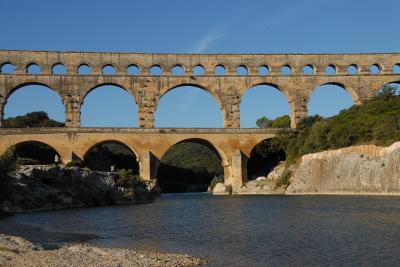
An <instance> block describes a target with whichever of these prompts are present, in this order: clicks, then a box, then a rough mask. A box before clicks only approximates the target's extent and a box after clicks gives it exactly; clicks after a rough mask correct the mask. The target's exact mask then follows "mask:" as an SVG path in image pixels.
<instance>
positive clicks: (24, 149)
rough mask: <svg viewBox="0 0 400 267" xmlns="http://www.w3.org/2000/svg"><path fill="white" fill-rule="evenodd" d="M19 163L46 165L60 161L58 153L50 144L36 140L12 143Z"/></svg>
mask: <svg viewBox="0 0 400 267" xmlns="http://www.w3.org/2000/svg"><path fill="white" fill-rule="evenodd" d="M14 153H15V156H16V158H17V164H19V165H46V164H47V165H48V164H52V163H60V162H61V156H60V154H59V153H58V152H57V151H56V150H55V149H54V148H53V147H51V146H50V145H48V144H46V143H43V142H38V141H25V142H20V143H17V144H15V145H14Z"/></svg>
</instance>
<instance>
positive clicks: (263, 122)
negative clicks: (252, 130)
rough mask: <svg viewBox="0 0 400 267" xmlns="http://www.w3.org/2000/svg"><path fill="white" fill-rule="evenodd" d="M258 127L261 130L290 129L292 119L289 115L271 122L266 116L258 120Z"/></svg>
mask: <svg viewBox="0 0 400 267" xmlns="http://www.w3.org/2000/svg"><path fill="white" fill-rule="evenodd" d="M256 125H257V126H258V127H259V128H289V127H290V117H289V116H288V115H283V116H280V117H277V118H276V119H274V120H270V119H268V118H267V117H265V116H262V117H261V118H259V119H257V121H256Z"/></svg>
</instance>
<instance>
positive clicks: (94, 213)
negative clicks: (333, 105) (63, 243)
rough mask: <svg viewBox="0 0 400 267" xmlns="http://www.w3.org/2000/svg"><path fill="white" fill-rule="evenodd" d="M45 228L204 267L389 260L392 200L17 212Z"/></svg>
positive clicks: (394, 218)
mask: <svg viewBox="0 0 400 267" xmlns="http://www.w3.org/2000/svg"><path fill="white" fill-rule="evenodd" d="M8 220H13V221H16V222H19V223H24V224H29V225H33V226H38V227H43V228H45V229H48V230H54V231H60V230H62V231H65V232H74V233H90V234H95V235H99V236H102V237H103V239H99V240H94V241H93V242H94V243H97V244H102V245H106V246H114V247H139V248H144V249H158V250H163V251H171V252H184V253H190V254H194V255H203V256H205V257H207V258H210V259H211V262H210V265H211V266H215V265H216V266H221V265H228V264H229V265H231V266H269V265H282V264H283V265H289V264H290V265H326V264H331V265H394V264H395V263H397V262H399V260H400V254H399V253H398V250H399V248H400V246H399V242H398V240H400V232H399V231H398V229H399V227H400V198H397V197H367V196H340V197H336V196H290V197H286V196H221V197H213V196H210V195H208V194H182V195H167V196H163V197H161V198H160V199H158V201H157V202H156V203H152V204H146V205H130V206H114V207H103V208H84V209H74V210H64V211H53V212H38V213H30V214H20V215H17V216H14V217H11V218H9V219H8Z"/></svg>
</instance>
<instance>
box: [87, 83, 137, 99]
mask: <svg viewBox="0 0 400 267" xmlns="http://www.w3.org/2000/svg"><path fill="white" fill-rule="evenodd" d="M103 86H115V87H118V88H120V89H122V90H124V91H126V92H127V93H129V94H130V95H131V96H132V97H133V95H132V94H131V92H130V91H129V90H128V89H126V88H125V87H124V86H123V85H121V84H119V83H116V82H112V83H109V82H107V83H99V84H96V85H95V86H93V87H91V88H89V89H88V90H86V91H85V92H84V94H83V95H82V102H84V100H85V97H86V96H87V95H88V94H90V93H91V92H92V91H93V90H96V89H97V88H99V87H103ZM135 104H136V102H135Z"/></svg>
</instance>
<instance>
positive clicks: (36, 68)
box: [26, 62, 42, 75]
mask: <svg viewBox="0 0 400 267" xmlns="http://www.w3.org/2000/svg"><path fill="white" fill-rule="evenodd" d="M26 73H27V74H30V75H39V74H42V68H41V67H40V65H39V64H38V63H36V62H32V63H29V64H28V65H26Z"/></svg>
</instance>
